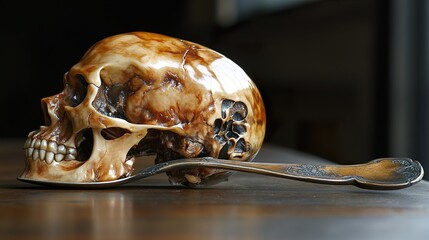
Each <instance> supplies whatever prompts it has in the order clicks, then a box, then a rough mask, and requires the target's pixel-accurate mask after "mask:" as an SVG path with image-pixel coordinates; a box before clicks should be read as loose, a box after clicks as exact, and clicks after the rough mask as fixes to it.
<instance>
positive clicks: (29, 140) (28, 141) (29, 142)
mask: <svg viewBox="0 0 429 240" xmlns="http://www.w3.org/2000/svg"><path fill="white" fill-rule="evenodd" d="M30 144H31V138H27V141H25V144H24V148H29V147H30Z"/></svg>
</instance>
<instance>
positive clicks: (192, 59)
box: [21, 32, 265, 186]
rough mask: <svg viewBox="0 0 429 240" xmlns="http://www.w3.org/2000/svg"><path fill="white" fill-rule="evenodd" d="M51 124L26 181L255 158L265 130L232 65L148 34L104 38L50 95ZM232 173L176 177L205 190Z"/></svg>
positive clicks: (36, 140) (254, 94) (250, 91)
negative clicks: (137, 164) (146, 161)
mask: <svg viewBox="0 0 429 240" xmlns="http://www.w3.org/2000/svg"><path fill="white" fill-rule="evenodd" d="M41 102H42V109H43V112H44V115H45V126H41V127H40V129H39V130H37V131H33V132H30V133H29V135H28V139H27V141H26V143H25V146H24V149H25V152H26V168H25V170H24V173H23V174H22V176H21V177H23V178H28V179H37V180H45V181H64V182H87V181H109V180H115V179H118V178H122V177H126V176H129V175H131V174H132V171H133V164H134V161H135V159H136V157H138V156H142V155H155V156H156V158H155V161H156V162H164V161H169V160H174V159H178V158H193V157H214V158H221V159H232V160H238V161H250V160H252V159H253V158H254V156H255V155H256V154H257V152H258V150H259V149H260V147H261V145H262V142H263V138H264V134H265V110H264V105H263V101H262V98H261V95H260V93H259V91H258V89H257V87H256V86H255V84H254V83H253V82H252V81H251V80H250V78H249V77H248V76H247V75H246V74H245V72H244V71H243V70H242V69H241V68H240V67H239V66H238V65H236V64H235V63H233V62H232V61H231V60H230V59H228V58H226V57H224V56H223V55H221V54H219V53H217V52H216V51H214V50H211V49H209V48H206V47H204V46H201V45H199V44H196V43H192V42H189V41H184V40H179V39H176V38H172V37H168V36H164V35H160V34H155V33H147V32H132V33H126V34H119V35H116V36H111V37H108V38H105V39H103V40H101V41H99V42H98V43H96V44H95V45H93V46H92V47H91V48H90V49H89V50H88V51H87V52H86V53H85V55H84V56H83V57H82V59H81V60H80V61H79V62H78V63H77V64H76V65H74V66H73V67H72V68H71V69H70V70H69V71H68V72H67V73H66V74H65V75H64V89H63V91H62V92H61V93H59V94H57V95H54V96H51V97H46V98H43V99H42V101H41ZM230 173H231V172H228V171H226V170H219V169H209V168H198V169H188V170H180V171H171V172H168V173H167V174H168V175H169V177H170V181H171V182H173V183H181V184H184V185H190V186H193V185H199V184H209V183H216V182H218V181H220V180H224V179H226V178H227V177H228V176H229V175H230Z"/></svg>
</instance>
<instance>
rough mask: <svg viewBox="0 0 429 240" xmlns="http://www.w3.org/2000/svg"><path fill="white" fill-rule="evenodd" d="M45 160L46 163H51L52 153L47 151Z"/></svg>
mask: <svg viewBox="0 0 429 240" xmlns="http://www.w3.org/2000/svg"><path fill="white" fill-rule="evenodd" d="M45 160H46V162H47V163H48V164H51V163H52V162H53V161H54V153H52V152H47V154H46V159H45Z"/></svg>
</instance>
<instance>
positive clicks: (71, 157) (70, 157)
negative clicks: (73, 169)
mask: <svg viewBox="0 0 429 240" xmlns="http://www.w3.org/2000/svg"><path fill="white" fill-rule="evenodd" d="M75 159H76V157H75V156H73V155H71V154H67V155H66V160H75Z"/></svg>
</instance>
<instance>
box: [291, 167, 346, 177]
mask: <svg viewBox="0 0 429 240" xmlns="http://www.w3.org/2000/svg"><path fill="white" fill-rule="evenodd" d="M323 168H324V167H323V166H318V165H311V164H302V165H296V166H289V167H286V168H285V169H284V170H285V171H286V172H288V173H289V174H293V175H297V176H307V177H318V178H320V177H323V178H336V177H337V176H336V175H335V174H332V173H330V172H327V171H325V170H324V169H323Z"/></svg>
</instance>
